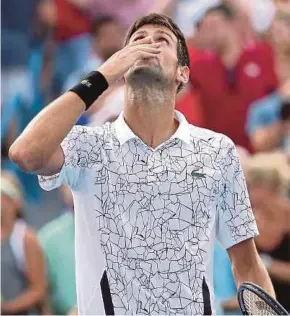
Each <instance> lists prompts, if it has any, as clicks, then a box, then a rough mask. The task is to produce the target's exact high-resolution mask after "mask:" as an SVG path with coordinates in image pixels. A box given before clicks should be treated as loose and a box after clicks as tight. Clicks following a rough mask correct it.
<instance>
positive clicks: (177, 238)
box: [39, 111, 258, 315]
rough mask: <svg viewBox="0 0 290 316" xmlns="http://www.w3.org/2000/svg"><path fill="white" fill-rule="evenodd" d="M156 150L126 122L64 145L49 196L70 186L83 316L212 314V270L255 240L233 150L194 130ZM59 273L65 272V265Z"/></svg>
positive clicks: (45, 180)
mask: <svg viewBox="0 0 290 316" xmlns="http://www.w3.org/2000/svg"><path fill="white" fill-rule="evenodd" d="M175 115H176V119H177V120H178V121H179V127H178V129H177V131H176V133H175V134H174V135H173V136H172V137H171V138H170V139H169V140H167V141H165V142H164V143H163V144H161V145H160V146H158V147H157V148H155V149H152V148H150V147H148V146H147V145H146V144H145V143H144V142H143V141H142V140H141V139H139V138H138V137H137V136H136V135H135V134H134V133H133V132H132V131H131V130H130V128H129V127H128V125H127V124H126V122H125V120H124V116H123V113H121V115H120V116H119V118H118V119H117V121H115V122H114V123H107V124H105V125H103V126H102V127H99V128H89V127H83V126H75V127H74V128H73V129H72V131H71V132H70V133H69V135H68V136H67V137H66V138H65V139H64V141H63V143H62V148H63V151H64V155H65V162H64V165H63V167H62V169H61V171H60V173H59V174H56V175H54V176H40V177H39V181H40V184H41V186H42V187H43V188H44V189H46V190H51V189H53V188H56V187H58V186H60V185H61V184H68V185H69V186H70V187H71V189H72V192H73V196H74V203H75V220H76V281H77V294H78V308H79V314H81V315H84V314H85V315H90V314H113V313H114V314H123V315H124V314H147V315H149V314H190V315H201V314H211V313H212V312H213V313H214V311H213V306H214V305H213V302H214V296H213V282H212V261H213V247H214V243H215V241H216V239H218V240H219V241H220V242H221V243H222V245H223V246H224V247H225V248H229V247H231V246H233V245H235V244H237V243H239V242H241V241H243V240H246V239H249V238H252V237H255V236H256V235H257V233H258V231H257V227H256V223H255V220H254V216H253V213H252V210H251V206H250V202H249V197H248V192H247V189H246V184H245V179H244V175H243V172H242V169H241V166H240V163H239V159H238V157H237V154H236V150H235V146H234V144H233V142H232V141H231V140H230V139H229V138H228V137H226V136H224V135H222V134H217V133H214V132H212V131H209V130H206V129H201V128H198V127H195V126H193V125H190V124H188V122H187V121H186V119H185V118H184V116H183V115H182V114H181V113H179V112H177V111H176V112H175ZM60 264H61V263H60Z"/></svg>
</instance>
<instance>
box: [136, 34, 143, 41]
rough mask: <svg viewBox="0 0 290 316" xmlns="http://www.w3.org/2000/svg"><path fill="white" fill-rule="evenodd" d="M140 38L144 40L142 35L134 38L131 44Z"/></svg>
mask: <svg viewBox="0 0 290 316" xmlns="http://www.w3.org/2000/svg"><path fill="white" fill-rule="evenodd" d="M142 38H144V36H143V35H140V36H137V37H135V38H134V40H133V42H136V41H138V40H141V39H142Z"/></svg>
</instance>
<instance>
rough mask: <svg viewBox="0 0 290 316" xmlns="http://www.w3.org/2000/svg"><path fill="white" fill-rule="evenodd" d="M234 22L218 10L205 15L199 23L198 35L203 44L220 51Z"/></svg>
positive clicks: (227, 39) (225, 43)
mask: <svg viewBox="0 0 290 316" xmlns="http://www.w3.org/2000/svg"><path fill="white" fill-rule="evenodd" d="M233 27H234V23H233V22H232V20H229V19H228V18H226V17H225V16H224V15H223V14H221V13H220V12H211V13H208V14H207V15H205V17H204V18H203V19H202V21H201V22H200V24H199V29H198V36H199V37H200V38H201V40H202V42H203V46H204V47H205V48H207V49H212V50H214V51H222V50H223V49H224V47H225V46H226V45H227V42H228V41H229V35H230V32H232V31H233Z"/></svg>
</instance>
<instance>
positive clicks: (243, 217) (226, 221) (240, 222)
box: [217, 139, 258, 249]
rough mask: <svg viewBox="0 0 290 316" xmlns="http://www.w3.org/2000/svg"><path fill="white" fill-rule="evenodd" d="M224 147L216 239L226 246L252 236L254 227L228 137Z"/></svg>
mask: <svg viewBox="0 0 290 316" xmlns="http://www.w3.org/2000/svg"><path fill="white" fill-rule="evenodd" d="M226 146H227V147H228V148H229V149H228V150H227V155H226V157H225V164H224V166H223V180H222V187H221V196H220V201H219V208H218V221H217V238H218V240H219V241H220V242H221V244H222V245H223V246H224V247H225V248H226V249H227V248H230V247H232V246H233V245H235V244H238V243H239V242H241V241H243V240H246V239H249V238H252V237H256V236H257V235H258V229H257V225H256V221H255V218H254V214H253V211H252V208H251V203H250V199H249V194H248V190H247V186H246V181H245V177H244V174H243V170H242V167H241V164H240V162H239V158H238V156H237V153H236V148H235V146H234V144H233V142H232V141H230V140H229V139H228V140H227V141H226Z"/></svg>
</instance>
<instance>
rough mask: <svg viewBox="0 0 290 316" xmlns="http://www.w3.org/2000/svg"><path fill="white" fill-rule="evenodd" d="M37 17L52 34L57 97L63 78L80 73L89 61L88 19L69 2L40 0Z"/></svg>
mask: <svg viewBox="0 0 290 316" xmlns="http://www.w3.org/2000/svg"><path fill="white" fill-rule="evenodd" d="M38 14H39V18H40V20H41V21H42V22H43V23H45V24H46V25H47V26H48V27H50V28H51V29H52V31H53V38H54V41H55V44H56V46H55V52H54V69H55V71H54V75H53V91H54V93H56V94H59V93H60V92H61V90H62V88H63V84H64V82H65V80H66V78H67V76H68V75H69V74H70V73H72V72H73V71H75V70H77V69H80V68H81V67H82V66H83V64H84V61H86V60H87V59H88V57H89V53H90V39H89V30H90V18H89V16H88V14H87V13H86V12H84V10H82V9H81V8H80V7H79V6H77V5H76V4H75V1H73V0H43V1H42V2H41V4H40V6H39V8H38Z"/></svg>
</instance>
